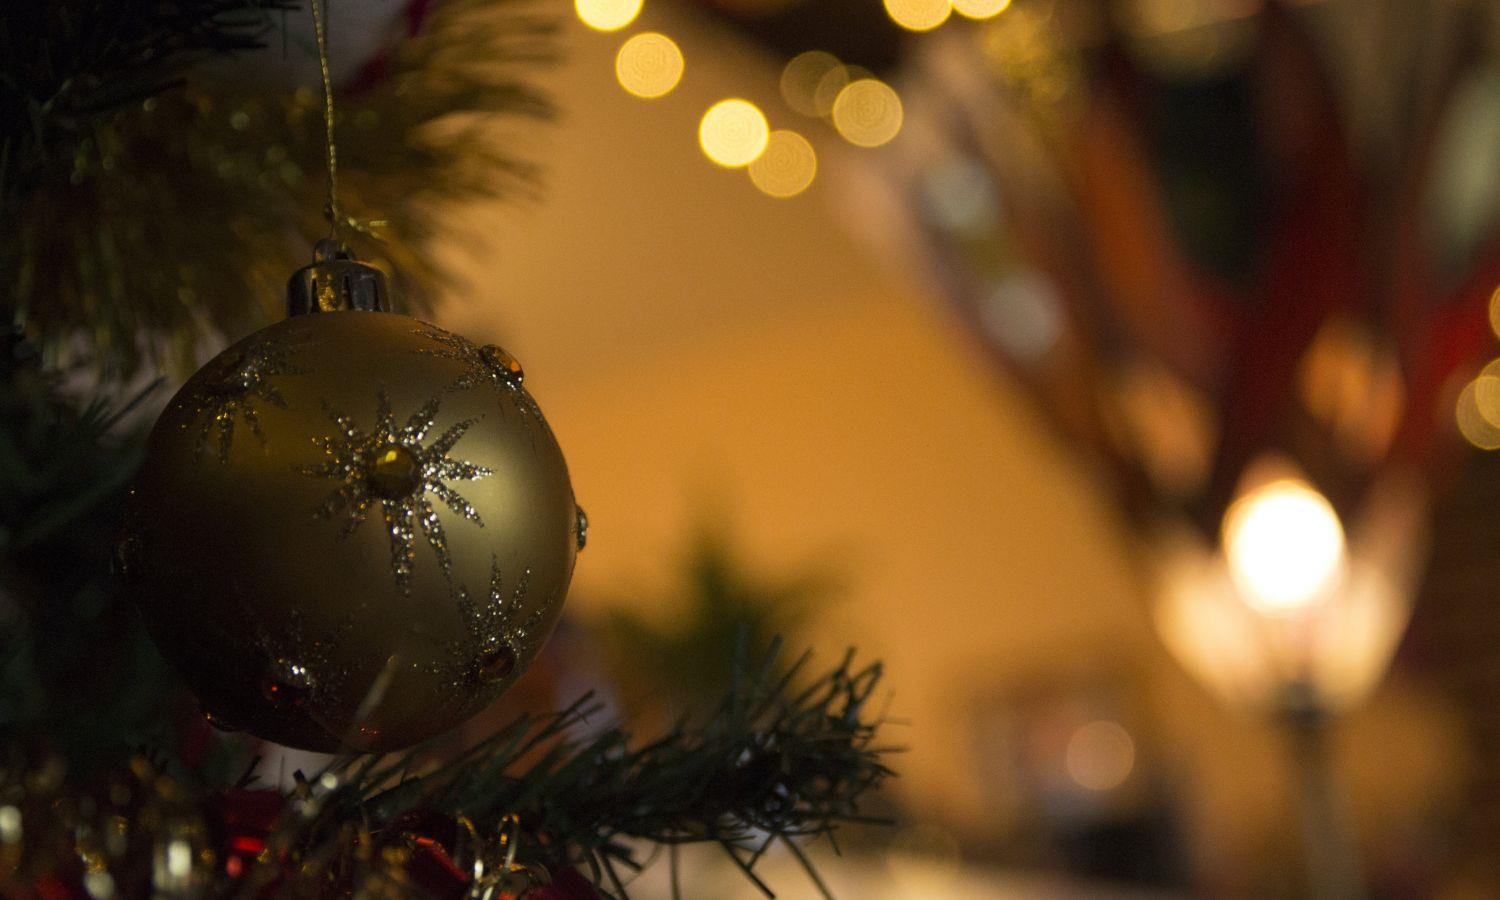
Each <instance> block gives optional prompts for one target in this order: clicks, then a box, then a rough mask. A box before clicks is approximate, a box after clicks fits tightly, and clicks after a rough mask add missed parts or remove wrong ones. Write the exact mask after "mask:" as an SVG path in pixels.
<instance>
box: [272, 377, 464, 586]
mask: <svg viewBox="0 0 1500 900" xmlns="http://www.w3.org/2000/svg"><path fill="white" fill-rule="evenodd" d="M437 414H438V400H437V398H433V399H432V400H429V401H427V403H426V404H424V405H423V406H422V408H421V409H419V410H417V411H416V412H415V413H414V414H412V416H411V418H409V419H407V420H406V424H405V425H404V426H401V427H399V428H398V427H397V425H396V418H395V416H394V415H393V414H392V412H391V401H390V397H389V396H387V395H386V392H385V391H384V390H381V391H380V393H379V394H378V395H377V397H376V411H375V428H374V430H373V431H371V432H370V433H368V434H366V433H365V432H364V431H362V430H361V429H359V428H358V427H356V426H355V425H354V423H353V421H352V420H350V418H349V417H348V416H346V415H344V414H343V413H341V412H339V411H337V410H334V409H331V408H330V409H329V410H328V415H329V418H330V419H332V420H333V424H334V426H335V432H334V433H333V434H331V435H328V436H326V437H319V438H314V439H313V443H314V444H316V445H317V446H318V447H321V448H322V449H323V454H324V456H325V457H327V458H326V459H325V460H324V462H323V463H322V464H321V465H317V466H307V467H306V468H303V469H302V473H303V474H304V475H310V476H313V477H316V478H330V479H333V480H334V481H337V482H340V484H339V487H338V488H337V489H336V490H335V491H334V492H333V493H332V494H329V495H328V498H327V499H326V500H324V501H323V503H322V505H320V506H319V507H318V508H317V510H316V511H315V515H316V516H317V517H318V518H320V519H331V518H334V517H336V516H338V515H340V514H342V515H343V516H344V528H343V530H342V532H340V536H341V537H348V536H349V535H351V534H353V533H354V532H355V531H357V530H358V529H359V526H360V525H362V524H363V523H364V521H365V519H366V518H367V517H368V515H369V512H370V508H371V507H372V506H375V505H376V504H379V507H380V513H381V518H382V519H383V520H384V522H385V530H386V533H387V534H388V535H389V536H390V542H391V571H392V572H393V573H394V574H395V576H396V586H397V587H398V588H400V590H401V591H402V592H403V593H406V592H407V591H409V590H410V586H411V577H412V569H413V566H414V565H415V563H416V555H417V532H418V530H420V531H421V533H422V535H423V537H425V538H426V540H427V543H428V545H429V546H431V547H432V551H433V553H434V554H436V555H437V560H438V565H439V566H440V567H441V568H442V570H443V574H444V575H445V576H448V577H451V576H452V570H453V563H452V559H451V557H450V556H449V553H448V538H447V535H446V534H445V533H444V531H443V524H442V522H441V521H439V519H438V514H437V508H436V507H435V506H434V505H433V503H432V500H431V499H429V497H436V498H437V499H438V500H440V501H441V502H442V503H443V504H444V505H445V506H447V507H448V508H449V509H450V510H452V511H453V512H455V513H457V514H458V515H460V516H462V517H463V518H464V519H466V520H468V521H470V522H473V523H474V524H475V525H478V526H480V527H483V526H484V522H483V521H482V520H481V519H480V518H479V513H478V512H477V511H476V510H475V509H474V506H473V504H471V503H469V501H468V500H465V499H464V498H463V497H462V496H461V495H460V494H459V493H458V492H457V491H455V490H454V489H453V488H452V487H450V486H449V485H448V482H450V481H474V480H476V479H479V478H483V477H485V476H487V475H491V474H493V472H492V471H491V470H489V469H487V468H484V467H483V466H476V465H474V464H473V463H470V462H464V461H462V460H455V459H453V458H451V457H450V456H449V455H448V453H449V451H451V450H452V449H453V447H454V445H455V444H457V443H458V441H459V439H460V438H462V437H463V436H464V432H466V431H468V430H469V428H470V426H472V425H473V424H474V422H475V421H477V420H475V419H465V420H464V421H462V422H459V423H457V424H455V425H454V426H452V427H451V428H449V429H448V430H447V431H445V432H443V433H442V434H441V435H439V436H438V437H437V438H436V439H434V440H433V441H432V443H431V445H429V446H423V442H424V441H425V440H426V439H427V433H428V432H429V431H430V430H432V426H433V423H434V421H435V420H436V419H437ZM408 463H409V465H410V467H411V471H410V472H408V470H407V469H408Z"/></svg>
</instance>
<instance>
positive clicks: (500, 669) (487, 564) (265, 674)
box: [116, 2, 587, 751]
mask: <svg viewBox="0 0 1500 900" xmlns="http://www.w3.org/2000/svg"><path fill="white" fill-rule="evenodd" d="M312 11H313V19H314V24H315V26H316V31H317V40H318V51H319V62H320V64H321V66H320V68H321V70H322V81H323V113H324V126H325V139H326V149H327V158H328V203H327V207H326V212H327V215H328V220H329V223H330V226H331V236H330V237H329V238H328V239H326V240H324V241H320V242H319V243H318V245H317V247H316V248H315V252H314V259H313V262H312V264H311V265H308V266H305V267H304V268H302V269H300V270H299V271H298V272H296V273H295V274H294V275H293V276H292V278H291V281H290V283H289V284H288V287H287V311H288V314H289V317H288V318H287V319H286V320H285V321H282V322H280V323H278V324H275V325H272V326H270V327H268V328H265V329H262V330H261V331H258V332H256V333H255V334H252V335H251V336H249V337H247V338H245V339H244V340H242V341H240V342H239V343H237V344H235V345H234V346H232V347H230V348H228V349H227V350H225V351H223V352H222V353H220V354H219V355H218V356H216V357H215V358H214V359H213V360H211V361H210V362H209V363H208V364H207V365H205V366H204V367H203V368H201V369H200V370H199V371H198V372H197V373H196V374H195V375H193V377H192V378H190V379H188V381H187V383H186V384H184V385H183V386H182V389H181V390H179V391H178V392H177V394H176V396H174V397H173V398H172V400H171V402H170V403H168V404H167V408H166V409H165V411H163V413H162V415H161V417H160V419H158V421H157V423H156V427H155V428H154V429H153V431H152V433H151V438H150V442H149V444H148V450H147V458H146V461H145V463H144V465H143V466H142V468H141V471H140V473H139V475H138V477H137V482H136V486H135V489H134V491H133V492H132V504H131V511H130V513H129V522H128V525H127V527H126V532H125V535H124V536H123V538H122V540H121V542H120V545H119V550H118V553H117V560H116V562H117V566H118V569H119V571H120V572H121V573H122V575H123V576H124V578H125V579H126V581H127V583H128V585H129V587H130V588H131V589H132V591H133V592H134V593H135V595H136V597H137V599H138V602H139V605H140V607H141V609H142V610H143V612H144V614H145V618H146V622H147V625H148V626H149V627H150V629H151V631H152V634H153V635H154V636H155V638H156V640H157V643H158V644H159V645H160V647H161V649H162V652H163V654H164V655H165V656H167V657H168V659H170V660H171V661H172V662H173V663H175V664H176V666H177V667H178V668H179V669H180V670H181V671H182V672H183V674H184V675H186V677H187V680H188V681H189V683H190V684H191V686H192V687H193V689H194V690H195V691H196V692H197V694H198V696H199V699H200V700H201V701H202V704H203V708H204V710H205V712H206V713H207V714H208V715H209V717H210V720H211V721H212V722H213V723H214V724H215V725H217V726H218V727H220V728H228V729H236V728H239V729H244V730H245V731H248V732H249V733H251V734H253V735H256V736H258V737H261V738H265V739H267V740H272V741H275V742H277V743H281V744H287V745H291V746H295V747H301V748H305V749H311V750H325V751H332V750H340V749H353V750H366V751H388V750H395V749H399V748H402V747H407V746H410V745H412V744H415V743H417V742H418V741H421V740H423V739H425V738H428V737H432V736H434V735H437V734H441V733H442V732H444V731H447V730H449V729H450V728H452V727H453V726H455V725H457V724H458V723H459V722H462V721H463V720H464V719H466V718H468V717H469V716H471V715H473V714H474V713H476V712H478V711H479V710H480V709H481V708H483V707H484V706H485V705H486V704H487V703H489V702H490V701H491V700H493V699H494V698H495V697H497V696H498V695H499V694H500V693H501V692H502V691H504V690H505V688H506V687H507V686H508V685H510V684H511V683H512V682H514V681H515V679H516V678H517V677H518V676H519V675H520V674H521V673H522V672H524V671H525V669H526V667H527V665H528V664H529V663H530V662H531V661H532V660H533V659H534V658H535V657H536V655H537V653H538V652H539V650H540V649H541V645H542V642H543V641H544V640H545V639H546V637H547V634H548V633H549V632H550V631H551V629H552V627H553V625H555V624H556V621H557V617H558V614H559V612H560V609H561V606H562V602H563V597H564V595H565V594H566V593H567V589H568V582H569V580H570V578H571V577H572V572H573V562H574V557H575V555H576V554H577V552H578V550H579V549H581V548H582V546H583V543H584V540H585V533H586V532H585V529H586V527H587V524H586V523H587V519H586V517H585V516H584V515H583V512H582V510H580V509H579V508H578V505H577V503H576V502H575V501H574V498H573V489H572V485H571V484H570V482H569V480H568V470H567V466H566V465H565V463H564V462H563V457H562V451H561V450H559V449H558V446H557V441H556V439H555V438H554V437H553V435H552V430H551V429H550V428H549V427H548V426H547V421H546V419H545V418H544V417H543V416H542V412H541V409H540V407H538V406H537V404H536V402H535V401H534V400H533V399H532V398H531V394H530V393H529V392H528V391H527V389H526V388H525V386H524V381H525V373H524V371H523V370H522V368H521V364H520V363H519V362H517V361H516V359H515V357H513V356H512V355H511V354H509V353H507V352H506V351H505V350H503V349H501V348H500V347H498V346H495V345H485V346H478V345H475V344H473V343H471V342H470V341H468V340H466V339H465V338H463V337H460V336H459V335H456V334H452V333H450V332H448V331H444V330H443V329H441V328H438V327H437V326H435V325H428V324H426V323H423V322H419V321H417V320H415V319H411V318H408V317H406V316H401V315H395V314H392V313H390V312H387V311H386V307H387V290H386V284H385V277H384V275H383V273H382V272H381V271H380V270H379V269H377V268H375V267H373V266H369V265H366V264H364V263H361V262H360V261H359V260H357V259H355V258H354V255H353V254H352V253H351V252H350V251H349V250H348V248H347V247H346V246H345V245H344V244H343V242H342V241H341V240H340V239H339V231H340V228H341V226H349V227H353V228H356V229H361V228H362V227H363V226H362V225H361V223H359V222H357V221H355V220H353V219H348V218H346V217H344V216H343V215H341V214H340V212H339V205H338V190H337V172H338V168H337V153H336V150H335V146H334V140H333V123H334V116H333V92H332V87H331V84H330V79H329V75H328V49H327V37H326V33H325V30H324V27H323V15H324V12H323V10H322V8H321V5H320V4H319V3H318V2H314V3H313V4H312Z"/></svg>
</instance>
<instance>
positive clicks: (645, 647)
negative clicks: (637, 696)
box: [604, 526, 838, 710]
mask: <svg viewBox="0 0 1500 900" xmlns="http://www.w3.org/2000/svg"><path fill="white" fill-rule="evenodd" d="M837 584H838V583H837V580H836V579H835V578H834V577H833V576H831V575H830V574H828V573H827V572H825V571H822V570H812V571H808V572H803V573H799V574H796V575H791V576H787V577H783V578H768V577H764V576H760V575H758V574H755V573H751V572H748V571H746V569H745V567H744V565H743V564H742V563H740V562H739V561H738V560H737V559H735V556H734V553H733V547H732V546H731V541H730V539H729V537H728V536H727V535H726V534H725V533H724V532H723V531H722V530H720V529H718V528H716V527H713V526H710V527H705V528H703V529H701V530H700V532H699V535H698V537H697V538H696V541H695V543H694V544H693V545H692V546H691V547H690V548H689V551H688V553H687V555H686V558H685V559H684V561H683V579H682V585H681V588H680V589H679V591H678V592H677V593H676V595H675V596H672V597H669V598H666V600H665V602H657V603H652V604H648V605H649V606H650V607H651V608H653V609H663V608H665V609H670V610H671V615H670V618H668V619H667V620H665V621H661V622H658V621H657V620H656V619H654V618H650V617H646V616H642V615H639V614H637V613H636V612H634V609H633V608H634V607H635V606H637V605H639V604H634V603H613V604H611V605H610V612H609V614H608V618H607V619H606V620H605V632H604V637H605V639H606V641H607V642H608V645H609V649H610V652H611V656H612V658H613V661H614V664H615V665H614V668H615V669H616V670H617V671H618V672H619V673H620V678H621V680H622V681H623V682H624V686H625V688H626V690H627V692H629V691H632V690H634V691H638V692H641V693H647V694H649V695H650V696H651V697H652V698H653V701H654V702H655V703H657V704H658V705H665V706H667V707H669V708H674V709H679V710H680V709H688V708H697V709H701V708H703V707H704V706H705V705H706V704H711V703H713V702H715V701H716V700H717V699H718V698H719V697H721V696H722V695H723V694H724V692H725V691H726V690H728V688H729V677H730V668H729V666H727V665H726V664H725V661H726V660H729V659H730V658H732V657H733V655H734V654H735V653H736V652H737V648H739V647H740V646H741V645H742V644H743V645H744V646H746V647H748V648H749V651H750V653H751V654H752V655H757V654H760V653H764V652H765V651H766V649H767V648H769V647H770V646H771V641H772V640H773V639H774V638H775V637H776V636H777V635H785V634H789V633H791V632H793V631H795V630H796V629H797V628H799V627H800V626H801V625H802V624H803V622H804V621H805V620H806V619H807V617H808V615H809V613H810V612H812V610H813V609H814V607H815V606H816V605H817V604H820V603H826V602H827V601H828V598H829V597H830V596H832V595H834V594H835V593H836V591H837Z"/></svg>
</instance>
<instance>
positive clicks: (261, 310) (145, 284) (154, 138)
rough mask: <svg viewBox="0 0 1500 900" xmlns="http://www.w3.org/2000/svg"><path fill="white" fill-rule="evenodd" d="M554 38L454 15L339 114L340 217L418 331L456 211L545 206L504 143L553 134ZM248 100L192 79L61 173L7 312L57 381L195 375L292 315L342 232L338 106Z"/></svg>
mask: <svg viewBox="0 0 1500 900" xmlns="http://www.w3.org/2000/svg"><path fill="white" fill-rule="evenodd" d="M553 30H554V26H553V22H552V20H550V19H547V18H540V17H537V16H533V15H528V14H525V13H523V12H520V11H518V10H516V9H514V8H512V3H511V2H509V0H447V2H443V3H438V4H435V5H434V7H433V10H432V12H431V14H430V15H429V17H428V19H427V21H426V22H425V23H424V24H423V26H422V28H421V29H420V30H419V32H418V33H417V34H415V35H414V36H411V37H409V38H404V39H402V40H401V41H400V42H399V43H398V44H397V45H396V46H394V47H392V48H391V49H390V50H389V51H388V53H389V57H388V67H387V69H386V72H385V73H384V74H383V75H382V76H381V77H379V78H378V79H372V80H373V82H374V83H372V84H369V85H362V86H361V87H360V89H359V90H358V91H355V92H348V91H346V92H345V93H344V94H342V95H340V96H339V97H338V114H337V116H336V120H335V127H336V132H337V137H338V141H339V144H340V146H339V162H340V193H341V203H342V204H343V205H344V206H345V207H346V209H347V211H348V212H349V213H350V214H351V215H352V216H353V217H354V218H356V219H360V220H364V221H371V220H380V221H382V222H383V223H384V225H383V227H381V228H379V229H378V232H379V233H378V240H372V239H371V238H370V237H369V236H367V235H361V234H358V233H353V229H345V231H346V238H347V239H348V240H349V242H350V243H351V244H353V245H354V246H355V248H356V250H357V251H358V252H359V254H360V256H361V257H362V258H365V259H370V260H374V261H375V262H376V263H377V264H378V265H380V266H381V267H382V268H385V269H387V270H388V271H389V272H390V273H391V274H392V276H393V277H394V279H395V281H396V288H397V291H396V293H397V296H398V297H399V298H400V299H401V301H402V303H403V305H404V306H405V307H406V309H407V310H408V311H421V310H422V309H424V308H425V306H426V303H427V298H428V296H429V292H430V291H431V289H432V287H433V286H434V285H435V284H438V283H439V282H440V281H441V277H442V273H441V271H439V270H438V269H437V268H436V267H435V266H434V264H433V262H432V261H431V258H430V257H429V256H428V255H427V254H426V252H425V249H426V247H427V245H428V244H429V242H430V241H431V240H432V239H433V238H434V237H435V236H436V235H437V234H438V231H439V227H438V222H437V219H436V211H437V210H438V209H440V208H441V207H442V206H443V204H445V203H447V202H450V201H457V200H465V199H473V198H480V197H495V196H498V195H507V194H512V193H517V192H520V193H528V192H530V191H532V190H534V188H535V184H536V174H537V170H536V167H535V166H534V165H533V164H531V163H529V162H527V161H526V160H523V159H520V158H518V157H517V156H515V155H513V154H512V153H511V152H509V151H508V150H507V149H506V148H504V147H503V146H502V145H501V142H500V141H498V140H497V139H496V128H495V127H494V125H495V122H496V121H497V120H499V121H504V120H507V119H516V118H521V119H541V118H545V117H546V116H548V115H549V114H550V112H551V106H550V104H549V102H548V101H547V99H546V97H545V96H543V95H542V94H541V93H540V92H539V91H537V90H536V89H535V88H534V87H533V86H532V85H530V84H529V83H528V82H527V81H526V80H525V77H526V76H527V75H529V74H530V73H531V72H532V71H533V70H534V69H535V67H536V66H538V65H539V64H542V63H545V62H547V61H549V60H550V59H551V54H552V44H551V36H552V32H553ZM268 53H269V52H268ZM270 59H274V54H271V55H267V56H266V59H265V60H251V61H242V62H240V63H231V64H230V65H229V66H228V70H229V71H230V72H231V73H232V72H233V71H234V67H235V66H236V65H240V66H242V68H243V69H250V68H253V67H254V66H255V65H257V64H259V65H264V63H265V62H266V61H267V60H270ZM240 81H241V83H236V80H235V79H233V78H232V77H229V76H225V75H214V76H208V75H203V76H198V75H190V76H189V78H188V80H187V83H186V84H185V85H183V86H181V87H177V88H174V89H170V90H168V91H166V92H163V93H160V94H158V95H156V96H153V97H151V98H149V99H146V100H144V101H142V102H137V103H133V104H131V105H130V106H129V107H127V108H124V109H121V110H118V111H116V112H115V113H112V114H111V115H109V116H108V117H106V118H104V119H102V120H101V121H99V122H98V123H97V124H95V126H94V127H93V128H92V129H91V130H89V131H88V132H86V134H85V137H83V138H82V139H81V140H80V141H78V143H77V144H76V146H74V147H73V148H72V152H71V155H69V154H68V153H66V152H54V153H52V154H51V155H50V157H49V158H48V159H47V160H46V161H45V163H44V168H43V169H42V170H41V171H40V172H38V173H36V177H35V178H34V179H33V180H32V185H33V186H32V187H31V188H30V189H29V190H27V191H26V192H25V193H24V194H23V195H22V196H21V197H20V198H19V199H18V200H16V201H15V202H16V204H17V206H18V208H17V209H14V210H10V211H8V213H9V214H8V216H7V218H9V220H10V222H9V224H10V225H11V229H12V230H11V231H10V232H9V233H8V239H7V240H6V241H5V242H4V243H3V245H0V273H3V279H4V282H3V284H0V288H3V290H4V296H3V300H4V302H5V303H6V305H7V307H8V309H7V313H8V315H9V317H10V318H11V319H12V321H13V322H14V323H15V324H17V325H19V326H21V327H22V328H23V330H24V331H25V333H26V334H27V335H28V336H29V337H31V338H32V339H34V340H36V341H38V342H39V343H40V344H41V345H42V346H43V347H44V348H45V350H46V352H47V353H48V354H49V358H50V360H51V361H52V362H53V363H55V364H66V363H70V362H77V361H80V360H82V361H87V362H91V363H92V364H94V365H95V366H96V367H98V368H99V369H100V370H101V371H104V372H106V373H110V374H116V375H120V374H128V373H130V372H132V371H133V370H135V369H136V368H138V367H139V366H140V365H141V363H142V362H143V361H150V362H151V363H155V364H167V365H174V366H177V367H179V368H183V369H190V368H191V367H192V366H193V365H194V364H195V363H196V362H198V361H199V360H197V359H196V358H195V357H196V356H197V348H198V347H199V345H200V343H201V341H202V340H203V338H205V337H206V336H212V335H222V336H226V337H228V338H231V339H232V338H237V337H239V336H240V335H242V334H244V333H245V332H247V331H249V330H251V329H252V328H254V327H258V326H260V325H263V324H265V323H266V322H268V321H272V320H274V319H275V318H278V317H279V316H280V315H281V314H282V305H283V296H284V290H285V283H286V277H287V274H288V273H289V272H291V271H292V270H293V269H295V268H297V267H298V266H299V265H302V264H303V263H305V262H306V261H307V259H308V258H309V255H310V247H311V242H312V241H313V240H315V239H316V238H318V237H320V236H322V235H323V234H324V233H326V230H327V226H326V224H325V223H324V222H323V221H322V213H323V201H322V192H323V189H324V184H325V182H324V178H325V174H324V163H323V154H324V148H323V126H322V121H321V118H320V116H321V110H320V104H319V102H318V97H317V93H316V91H315V90H314V89H313V86H312V85H308V86H307V87H304V88H297V89H279V88H268V87H265V86H263V85H254V84H252V86H250V87H246V85H245V84H244V83H243V82H245V81H248V82H252V83H253V82H254V81H255V79H254V77H253V76H247V77H246V78H244V79H241V80H240Z"/></svg>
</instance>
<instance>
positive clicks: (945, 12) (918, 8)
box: [885, 0, 953, 31]
mask: <svg viewBox="0 0 1500 900" xmlns="http://www.w3.org/2000/svg"><path fill="white" fill-rule="evenodd" d="M885 11H886V14H887V15H889V16H890V17H891V21H892V22H895V23H896V24H897V25H900V26H901V27H902V28H905V29H906V30H907V31H931V30H932V29H934V28H936V27H938V26H939V25H941V24H943V23H944V22H946V21H948V16H950V15H951V14H952V13H953V0H885Z"/></svg>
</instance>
